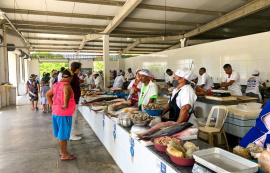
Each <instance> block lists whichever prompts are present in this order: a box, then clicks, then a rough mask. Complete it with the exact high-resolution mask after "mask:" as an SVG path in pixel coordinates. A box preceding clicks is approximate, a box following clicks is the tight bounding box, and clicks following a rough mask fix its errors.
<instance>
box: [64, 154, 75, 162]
mask: <svg viewBox="0 0 270 173" xmlns="http://www.w3.org/2000/svg"><path fill="white" fill-rule="evenodd" d="M74 159H76V156H73V155H71V156H70V157H69V158H67V159H62V158H61V161H69V160H74Z"/></svg>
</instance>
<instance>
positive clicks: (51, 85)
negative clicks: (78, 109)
mask: <svg viewBox="0 0 270 173" xmlns="http://www.w3.org/2000/svg"><path fill="white" fill-rule="evenodd" d="M53 80H54V78H53V77H51V79H50V81H49V86H50V88H52V87H53Z"/></svg>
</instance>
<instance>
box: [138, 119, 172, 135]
mask: <svg viewBox="0 0 270 173" xmlns="http://www.w3.org/2000/svg"><path fill="white" fill-rule="evenodd" d="M172 125H177V123H176V122H174V121H167V122H161V123H158V124H156V125H154V126H153V127H151V128H150V129H149V130H147V131H146V132H144V133H142V134H138V136H139V137H142V136H150V135H152V134H154V133H156V132H157V131H159V130H161V129H163V128H165V127H169V126H172Z"/></svg>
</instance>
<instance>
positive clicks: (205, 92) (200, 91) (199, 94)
mask: <svg viewBox="0 0 270 173" xmlns="http://www.w3.org/2000/svg"><path fill="white" fill-rule="evenodd" d="M206 94H207V91H206V90H204V89H202V88H198V87H196V95H197V96H204V95H206Z"/></svg>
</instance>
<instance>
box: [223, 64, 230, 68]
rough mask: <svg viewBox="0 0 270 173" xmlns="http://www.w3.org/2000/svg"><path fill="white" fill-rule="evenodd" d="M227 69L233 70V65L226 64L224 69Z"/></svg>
mask: <svg viewBox="0 0 270 173" xmlns="http://www.w3.org/2000/svg"><path fill="white" fill-rule="evenodd" d="M225 68H232V66H231V64H225V65H224V66H223V69H225Z"/></svg>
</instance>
